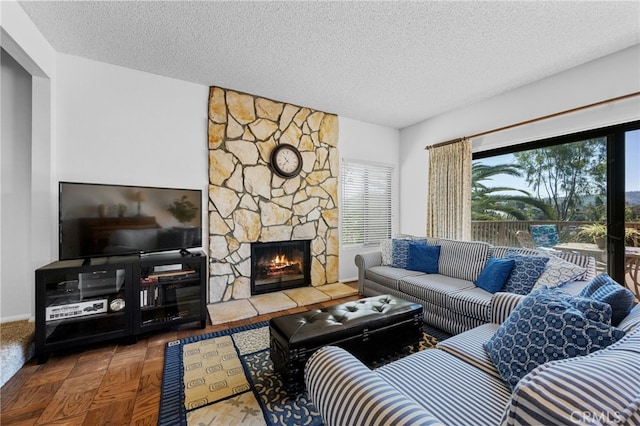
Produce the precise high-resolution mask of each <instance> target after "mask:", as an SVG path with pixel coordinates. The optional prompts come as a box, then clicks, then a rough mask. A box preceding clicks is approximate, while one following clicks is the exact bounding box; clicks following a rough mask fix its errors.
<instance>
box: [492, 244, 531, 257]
mask: <svg viewBox="0 0 640 426" xmlns="http://www.w3.org/2000/svg"><path fill="white" fill-rule="evenodd" d="M508 251H514V252H516V253H518V254H527V255H530V256H538V255H539V254H540V253H539V252H538V250H536V249H529V248H524V247H507V246H494V247H493V257H499V258H504V257H505V256H506V255H507V252H508Z"/></svg>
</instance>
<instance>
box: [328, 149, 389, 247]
mask: <svg viewBox="0 0 640 426" xmlns="http://www.w3.org/2000/svg"><path fill="white" fill-rule="evenodd" d="M392 173H393V168H392V167H390V166H383V165H377V164H370V163H361V162H355V161H349V160H343V161H342V175H341V177H342V204H341V207H340V212H341V219H342V244H343V245H365V244H377V243H379V242H380V241H382V240H385V239H387V238H391V187H392V185H391V183H392V182H391V181H392Z"/></svg>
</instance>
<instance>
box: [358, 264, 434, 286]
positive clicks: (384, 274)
mask: <svg viewBox="0 0 640 426" xmlns="http://www.w3.org/2000/svg"><path fill="white" fill-rule="evenodd" d="M416 275H424V274H423V273H422V272H418V271H409V270H407V269H400V268H394V267H393V266H372V267H370V268H367V269H366V270H365V272H364V277H365V279H368V280H371V281H375V282H376V283H378V284H381V285H384V286H385V287H389V288H391V289H393V290H398V280H400V279H401V278H404V277H411V276H416Z"/></svg>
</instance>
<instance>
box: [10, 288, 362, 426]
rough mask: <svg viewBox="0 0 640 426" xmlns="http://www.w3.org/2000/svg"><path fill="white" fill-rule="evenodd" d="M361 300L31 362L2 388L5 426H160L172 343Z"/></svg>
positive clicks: (294, 309) (195, 329) (91, 347)
mask: <svg viewBox="0 0 640 426" xmlns="http://www.w3.org/2000/svg"><path fill="white" fill-rule="evenodd" d="M357 299H358V297H357V296H352V297H349V298H345V299H339V300H332V301H328V302H323V303H320V304H317V305H312V306H307V307H298V308H293V309H290V310H288V311H281V312H275V313H272V314H266V315H260V316H257V317H254V318H251V319H246V320H242V321H236V322H232V323H227V324H218V325H215V326H213V325H211V324H209V325H208V326H207V327H206V328H205V329H200V328H197V327H191V328H183V329H178V330H170V331H165V332H161V333H156V334H150V335H148V336H143V337H142V338H140V339H138V341H137V342H135V343H133V344H120V343H117V342H116V343H112V344H99V345H93V346H88V347H86V348H82V349H80V350H77V351H69V352H63V353H56V354H52V355H51V356H50V357H49V360H48V362H46V363H45V364H42V365H38V364H37V362H36V360H35V359H33V360H30V361H29V362H27V364H26V365H24V366H23V367H22V369H20V371H18V373H16V374H15V375H14V376H13V377H12V378H11V379H10V380H9V381H8V382H7V383H6V384H5V385H4V386H3V387H2V389H0V407H1V411H0V424H2V425H3V426H8V425H11V426H41V425H66V426H69V425H70V426H73V425H90V426H96V425H108V424H109V425H129V424H131V425H139V426H146V425H156V424H157V422H158V411H159V406H160V392H161V387H162V370H163V368H164V351H165V346H166V344H167V343H168V342H171V341H174V340H178V339H183V338H185V337H189V336H198V335H202V334H206V333H213V332H217V331H221V330H225V329H228V328H234V327H239V326H242V325H249V324H254V323H257V322H263V321H268V320H269V319H270V318H274V317H277V316H280V315H284V314H289V313H294V312H304V311H306V310H309V309H317V308H322V307H324V306H330V305H334V304H337V303H342V302H345V301H348V300H357Z"/></svg>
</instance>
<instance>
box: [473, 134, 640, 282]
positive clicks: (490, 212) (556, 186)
mask: <svg viewBox="0 0 640 426" xmlns="http://www.w3.org/2000/svg"><path fill="white" fill-rule="evenodd" d="M639 152H640V122H634V123H628V124H625V125H619V126H613V127H609V128H606V129H598V130H593V131H588V132H582V133H579V134H573V135H567V136H562V137H557V138H552V139H548V140H542V141H536V142H532V143H528V144H523V145H518V146H511V147H507V148H503V149H498V150H493V151H489V152H482V153H477V154H474V162H473V189H472V190H473V194H472V221H473V222H472V229H473V238H474V239H477V240H483V241H488V242H490V243H492V244H494V245H507V246H514V245H515V246H523V247H530V248H536V249H542V250H560V251H569V252H575V253H583V254H587V255H590V256H593V257H594V258H595V259H596V264H597V266H596V267H597V270H598V272H607V273H609V275H611V276H612V277H613V278H614V279H616V281H618V282H620V283H623V282H624V279H625V278H624V274H625V273H627V275H628V271H629V267H628V262H626V261H625V258H627V259H628V257H629V256H628V252H629V246H630V245H633V244H639V242H638V239H637V238H635V239H634V238H630V237H631V236H633V235H635V233H636V232H638V233H639V236H640V170H639V164H640V158H639V155H640V154H639ZM625 170H626V172H625ZM621 225H622V226H621ZM636 229H637V230H638V231H635V230H636Z"/></svg>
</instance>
